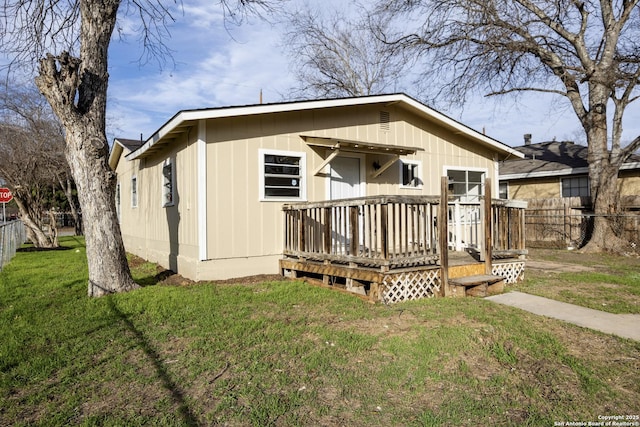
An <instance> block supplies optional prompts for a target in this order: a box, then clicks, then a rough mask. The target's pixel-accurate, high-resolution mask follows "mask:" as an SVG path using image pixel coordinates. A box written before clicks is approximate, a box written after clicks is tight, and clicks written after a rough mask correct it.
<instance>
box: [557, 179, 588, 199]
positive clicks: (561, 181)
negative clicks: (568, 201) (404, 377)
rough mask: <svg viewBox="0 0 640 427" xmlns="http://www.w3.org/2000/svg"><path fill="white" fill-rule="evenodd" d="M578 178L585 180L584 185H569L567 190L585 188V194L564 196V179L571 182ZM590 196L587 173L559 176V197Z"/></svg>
mask: <svg viewBox="0 0 640 427" xmlns="http://www.w3.org/2000/svg"><path fill="white" fill-rule="evenodd" d="M578 180H585V182H586V186H584V185H578V186H575V187H573V186H569V190H570V191H571V190H572V189H578V191H580V190H581V189H583V188H586V191H587V194H578V195H568V196H565V194H564V183H565V181H568V182H573V181H578ZM590 196H591V187H590V185H589V176H588V175H578V176H565V177H561V178H560V197H562V198H566V197H590Z"/></svg>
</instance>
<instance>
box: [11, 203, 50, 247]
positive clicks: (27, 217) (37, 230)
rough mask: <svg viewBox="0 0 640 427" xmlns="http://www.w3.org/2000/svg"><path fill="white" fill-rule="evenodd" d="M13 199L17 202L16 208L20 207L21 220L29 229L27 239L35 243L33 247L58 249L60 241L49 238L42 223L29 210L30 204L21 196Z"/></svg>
mask: <svg viewBox="0 0 640 427" xmlns="http://www.w3.org/2000/svg"><path fill="white" fill-rule="evenodd" d="M13 199H14V200H15V202H16V206H17V207H18V211H19V212H20V219H21V220H22V222H23V223H24V225H25V227H26V228H27V237H29V240H31V243H33V246H35V247H36V248H57V247H58V241H57V239H56V240H51V239H49V237H48V236H47V234H46V233H45V232H44V230H43V229H42V227H41V225H40V222H39V221H38V220H37V218H34V217H33V213H32V212H31V210H30V209H29V208H28V204H27V203H26V202H25V201H23V200H22V198H20V196H19V195H17V194H15V195H14V197H13Z"/></svg>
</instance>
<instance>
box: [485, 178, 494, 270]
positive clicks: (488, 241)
mask: <svg viewBox="0 0 640 427" xmlns="http://www.w3.org/2000/svg"><path fill="white" fill-rule="evenodd" d="M492 225H493V217H492V215H491V178H487V179H485V180H484V272H485V274H488V275H491V274H493V261H492V260H493V252H492V249H493V226H492Z"/></svg>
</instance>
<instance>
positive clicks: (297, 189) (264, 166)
mask: <svg viewBox="0 0 640 427" xmlns="http://www.w3.org/2000/svg"><path fill="white" fill-rule="evenodd" d="M259 156H260V158H259V163H260V200H305V198H306V189H305V177H304V174H305V170H306V156H305V154H304V153H299V152H291V151H273V150H259Z"/></svg>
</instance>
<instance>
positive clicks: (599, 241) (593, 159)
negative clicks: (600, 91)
mask: <svg viewBox="0 0 640 427" xmlns="http://www.w3.org/2000/svg"><path fill="white" fill-rule="evenodd" d="M595 92H596V89H592V90H591V94H593V93H595ZM602 99H603V102H602V103H596V102H595V101H593V100H591V102H590V106H591V111H590V112H589V118H588V121H587V124H588V127H587V128H586V131H587V141H588V159H587V160H588V162H589V185H590V190H591V204H592V207H593V213H594V215H595V217H594V221H593V230H592V233H591V238H590V239H589V242H588V243H587V245H586V246H585V247H584V248H583V249H582V250H583V251H585V252H599V251H601V250H606V251H612V252H620V251H624V249H625V247H626V244H628V242H625V241H624V240H623V239H621V238H620V237H618V234H619V233H617V232H616V230H615V228H614V225H615V220H616V218H617V215H618V214H619V213H620V203H619V202H620V200H619V199H620V198H619V195H618V188H617V185H618V170H619V165H616V164H613V163H612V162H611V157H610V154H609V147H608V143H607V123H606V111H605V107H604V106H605V105H606V102H607V97H606V96H604V97H603V98H602Z"/></svg>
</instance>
